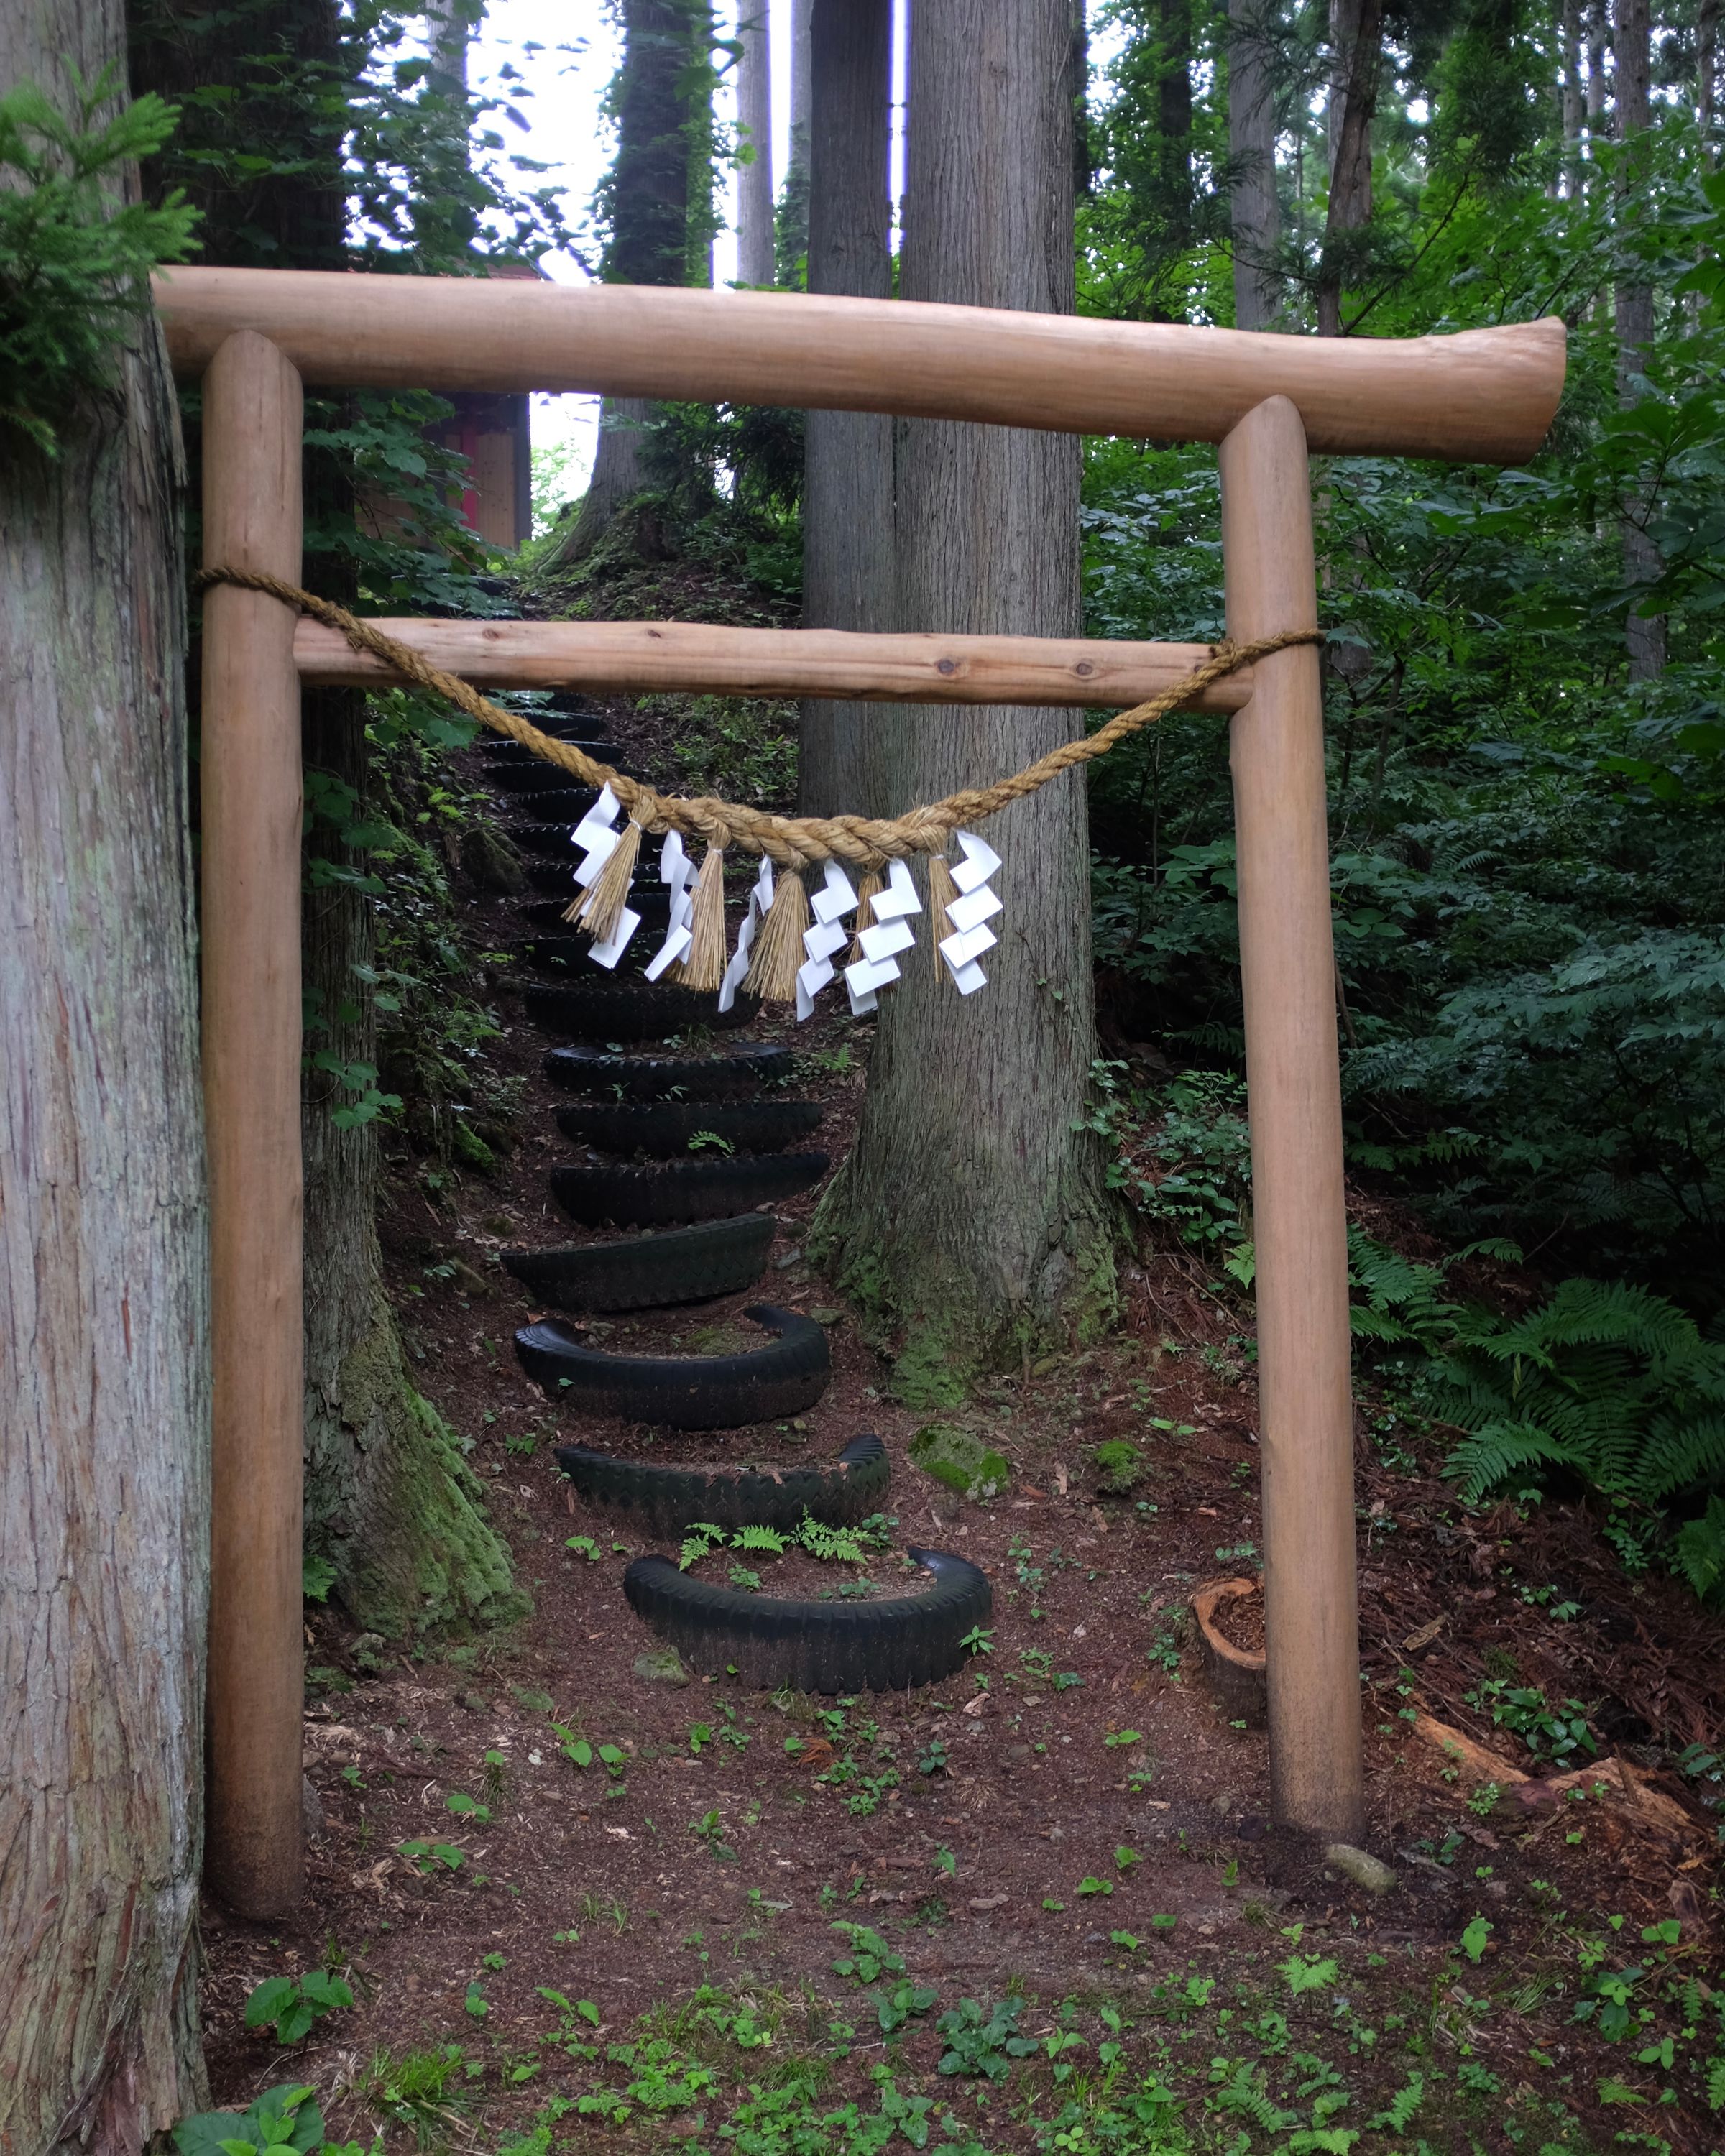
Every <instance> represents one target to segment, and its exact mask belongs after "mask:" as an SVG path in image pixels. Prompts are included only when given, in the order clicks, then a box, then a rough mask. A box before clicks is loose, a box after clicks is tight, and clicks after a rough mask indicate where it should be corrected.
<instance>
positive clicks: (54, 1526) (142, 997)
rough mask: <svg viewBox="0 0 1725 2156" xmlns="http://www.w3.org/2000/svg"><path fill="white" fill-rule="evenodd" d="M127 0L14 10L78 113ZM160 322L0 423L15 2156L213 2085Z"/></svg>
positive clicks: (3, 1978)
mask: <svg viewBox="0 0 1725 2156" xmlns="http://www.w3.org/2000/svg"><path fill="white" fill-rule="evenodd" d="M124 35H125V33H124V25H123V21H122V17H121V8H120V7H119V5H118V4H117V0H82V4H73V0H39V4H37V5H35V6H33V7H30V8H23V9H13V10H10V11H8V12H7V13H0V82H4V83H6V84H7V85H15V84H18V83H20V82H23V81H32V82H34V83H35V84H36V85H38V86H39V87H40V88H41V89H42V90H44V92H45V93H46V94H47V95H49V97H50V98H52V99H53V100H54V101H55V102H56V103H57V104H58V105H59V106H60V108H61V110H72V109H74V90H73V87H72V84H71V81H70V80H69V68H70V67H71V66H74V65H75V67H76V68H77V69H79V71H80V74H81V75H82V77H83V80H84V81H85V83H86V84H87V83H90V82H93V81H95V80H96V78H97V77H98V76H99V75H100V73H101V71H102V69H103V68H104V67H105V65H106V64H109V63H110V62H111V61H115V60H119V59H123V55H124V49H125V44H124ZM182 476H183V475H182V471H181V470H180V456H179V439H178V419H177V413H176V408H175V403H174V395H173V387H172V381H171V378H170V376H169V372H168V366H167V353H166V351H165V349H164V347H163V346H162V341H161V338H160V335H159V332H158V331H157V328H156V326H155V323H154V321H152V320H151V319H149V318H145V319H144V320H141V321H140V322H139V323H138V324H137V325H136V327H135V328H134V329H133V330H132V331H131V332H130V334H129V336H128V339H127V349H126V352H124V354H123V356H122V357H121V359H120V360H119V362H118V363H117V365H116V368H115V371H114V377H113V384H112V387H111V388H110V389H109V390H107V391H105V392H104V393H102V395H101V396H100V398H97V399H95V400H94V402H93V403H92V405H91V406H90V408H88V409H87V410H85V412H84V413H81V414H80V416H79V417H78V418H77V419H76V420H75V421H74V423H71V424H70V425H69V427H68V429H67V430H66V434H65V436H64V446H63V449H62V451H61V454H60V456H59V459H57V460H56V461H54V462H53V463H49V462H48V461H47V460H45V459H43V458H41V457H40V456H39V455H38V454H36V453H35V452H34V451H32V450H27V449H21V448H19V447H18V445H17V444H16V443H15V442H13V441H8V442H7V443H5V444H0V651H3V652H4V653H5V654H6V656H5V662H4V664H3V665H0V921H3V923H4V937H5V959H4V962H3V963H0V1432H3V1440H0V1701H3V1702H4V1704H3V1708H0V1714H3V1718H4V1724H5V1732H4V1736H3V1738H0V1757H3V1758H4V1760H5V1771H4V1773H3V1774H0V2147H3V2148H6V2149H7V2150H8V2151H13V2150H16V2151H18V2152H19V2156H39V2152H48V2151H59V2150H70V2149H72V2148H78V2147H80V2146H82V2147H85V2148H92V2149H100V2150H101V2151H103V2152H104V2156H135V2152H137V2151H140V2150H141V2149H142V2148H144V2147H145V2146H146V2144H147V2143H148V2142H149V2140H150V2138H151V2136H152V2135H153V2134H155V2133H157V2132H159V2131H160V2130H162V2128H166V2127H167V2126H168V2125H169V2124H171V2123H172V2121H173V2120H174V2119H175V2118H176V2117H178V2116H179V2115H180V2114H181V2113H182V2112H185V2111H187V2110H191V2109H193V2108H195V2107H197V2105H198V2102H201V2101H202V2099H203V2065H202V2060H201V2056H200V2052H199V2048H198V2003H197V1996H196V1980H195V1979H196V1971H197V1950H196V1933H195V1930H194V1922H195V1916H196V1908H197V1892H198V1866H199V1861H200V1856H201V1842H202V1835H203V1820H202V1802H201V1788H202V1780H203V1765H202V1756H201V1754H202V1727H201V1725H202V1717H203V1670H204V1661H203V1633H204V1619H205V1610H206V1600H207V1594H208V1524H209V1428H208V1424H209V1399H208V1367H209V1339H208V1301H207V1286H206V1275H207V1252H206V1234H207V1220H206V1216H205V1209H204V1190H203V1130H202V1118H201V1113H200V1109H199V1102H198V1029H197V991H196V975H195V970H194V959H193V946H194V930H193V908H192V896H191V893H192V861H191V847H190V842H189V838H188V829H189V825H188V817H187V742H186V717H185V684H184V671H183V652H184V642H185V612H184V582H183V577H182V567H181V557H180V548H179V536H178V535H179V527H180V508H181V502H180V491H179V490H180V485H181V483H182Z"/></svg>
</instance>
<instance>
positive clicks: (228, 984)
mask: <svg viewBox="0 0 1725 2156" xmlns="http://www.w3.org/2000/svg"><path fill="white" fill-rule="evenodd" d="M303 401H304V400H303V398H302V396H301V393H300V377H299V376H298V374H297V373H296V372H295V370H294V368H293V367H292V366H291V365H290V363H289V362H288V361H287V360H285V358H284V357H282V355H281V354H280V352H278V351H277V350H276V349H275V346H273V345H272V344H270V343H269V342H267V341H265V340H264V338H263V337H261V336H257V335H256V334H254V332H252V331H239V333H238V334H237V335H235V336H231V337H229V338H228V339H227V340H226V341H224V342H223V344H222V345H221V346H219V348H218V350H217V351H216V352H215V353H214V354H213V357H212V359H211V362H210V365H209V371H208V373H207V375H206V376H205V377H204V396H203V546H204V560H205V562H206V564H208V565H212V566H213V565H215V564H218V563H220V564H224V565H227V566H229V567H236V568H247V569H259V570H263V571H264V572H268V573H269V574H270V575H272V576H276V577H291V578H294V579H295V580H297V578H298V577H299V575H300V436H301V432H302V407H303ZM295 619H296V616H295V613H294V611H293V609H292V608H290V607H286V606H284V605H283V604H282V603H281V602H280V600H279V599H274V598H269V597H267V596H266V595H264V594H263V593H256V592H244V591H238V590H234V589H233V588H228V587H223V586H217V587H215V588H213V589H212V590H211V591H210V592H209V593H208V594H207V595H206V597H205V599H204V603H203V736H202V752H201V753H202V764H201V773H202V780H203V1087H204V1113H205V1118H206V1123H207V1128H208V1157H209V1183H210V1275H211V1319H212V1329H213V1341H214V1372H213V1376H214V1387H213V1465H212V1479H213V1488H212V1520H211V1566H210V1647H209V1768H210V1779H209V1801H208V1851H207V1859H206V1861H207V1866H208V1876H209V1879H210V1883H211V1885H212V1886H213V1887H214V1889H215V1890H216V1892H218V1894H219V1895H220V1896H221V1897H222V1898H223V1900H224V1901H226V1902H228V1903H230V1904H231V1906H232V1907H234V1908H235V1909H237V1910H238V1911H239V1912H240V1913H241V1914H242V1915H244V1916H247V1917H275V1916H281V1915H285V1913H286V1912H288V1911H289V1910H290V1909H291V1908H292V1907H293V1906H294V1904H295V1902H296V1901H297V1900H298V1898H299V1896H300V1885H301V1875H302V1868H303V1856H302V1825H301V1813H300V1793H301V1786H302V1779H303V1777H302V1768H301V1764H300V1715H301V1712H302V1708H303V1692H304V1673H303V1668H302V1662H303V1651H302V1646H301V1629H300V1628H301V1609H302V1594H301V1585H300V1512H301V1504H302V1496H301V1481H300V1474H301V1471H300V1445H301V1436H300V1433H301V1429H302V1425H303V1422H304V1416H305V1398H304V1383H303V1378H302V1358H303V1347H302V1342H303V1324H304V1317H303V1312H302V1309H301V1301H302V1288H301V1271H302V1267H301V1255H300V1235H301V1219H300V1209H301V1173H300V679H299V673H298V670H297V669H296V668H295V665H294V624H295Z"/></svg>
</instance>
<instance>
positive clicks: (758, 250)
mask: <svg viewBox="0 0 1725 2156" xmlns="http://www.w3.org/2000/svg"><path fill="white" fill-rule="evenodd" d="M740 16H741V19H740V20H739V21H738V23H737V44H739V45H740V46H741V48H742V50H741V52H740V54H739V55H738V58H737V121H738V123H739V125H740V126H742V131H743V132H744V134H745V135H746V136H747V138H748V146H749V148H750V150H751V151H752V152H753V154H752V157H751V158H750V160H749V162H748V163H747V164H746V165H743V166H741V167H739V168H738V170H737V280H738V282H739V283H741V284H744V285H770V284H771V283H772V282H773V253H774V249H773V58H772V54H773V49H772V44H771V34H772V26H771V20H770V14H769V8H768V0H742V8H741V10H740Z"/></svg>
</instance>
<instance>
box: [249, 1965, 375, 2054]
mask: <svg viewBox="0 0 1725 2156" xmlns="http://www.w3.org/2000/svg"><path fill="white" fill-rule="evenodd" d="M352 2004H353V1994H352V1991H351V1990H350V1989H348V1987H347V1984H345V1983H343V1981H342V1980H341V1978H340V1977H339V1976H330V1975H328V1974H326V1973H325V1972H324V1971H323V1970H322V1969H308V1970H307V1971H306V1972H305V1975H304V1976H300V1977H294V1976H266V1977H265V1978H264V1981H263V1982H262V1983H261V1984H259V1985H258V1987H257V1988H256V1989H255V1990H254V1992H253V1993H252V1994H251V1996H250V1997H249V1999H247V2000H246V2002H245V2025H246V2027H247V2028H248V2029H269V2028H273V2029H274V2030H275V2040H276V2042H277V2043H278V2044H297V2043H298V2042H299V2040H300V2038H301V2037H302V2036H307V2035H310V2034H311V2030H312V2029H313V2027H314V2026H315V2025H316V2023H318V2022H320V2021H321V2020H322V2019H323V2018H324V2016H325V2015H326V2014H334V2013H336V2011H337V2010H339V2009H340V2008H341V2007H343V2006H352Z"/></svg>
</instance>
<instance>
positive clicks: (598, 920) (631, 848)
mask: <svg viewBox="0 0 1725 2156" xmlns="http://www.w3.org/2000/svg"><path fill="white" fill-rule="evenodd" d="M640 855H641V827H640V825H639V824H638V823H636V821H635V820H634V817H633V816H631V817H630V819H629V821H628V823H626V824H624V827H623V829H622V830H621V831H620V832H619V834H618V838H617V844H615V845H614V847H613V848H612V849H611V852H610V855H609V857H608V859H607V860H606V863H605V865H604V866H603V868H602V869H601V870H599V872H598V875H597V876H595V877H594V878H593V882H592V883H591V884H590V885H588V889H587V890H586V891H583V893H582V895H581V896H580V897H579V898H578V899H577V900H576V901H575V903H574V904H573V905H572V906H569V907H568V908H567V909H566V911H565V912H564V914H563V918H564V920H565V921H576V922H578V924H579V925H580V927H583V929H585V930H586V932H587V933H588V935H589V936H591V937H592V938H593V942H595V943H608V942H610V941H611V938H612V937H614V935H615V934H616V933H617V925H618V923H619V921H621V920H622V918H623V909H624V906H626V905H627V904H628V902H629V885H630V884H631V883H633V882H634V874H635V863H636V862H637V861H638V860H639V859H640Z"/></svg>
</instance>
